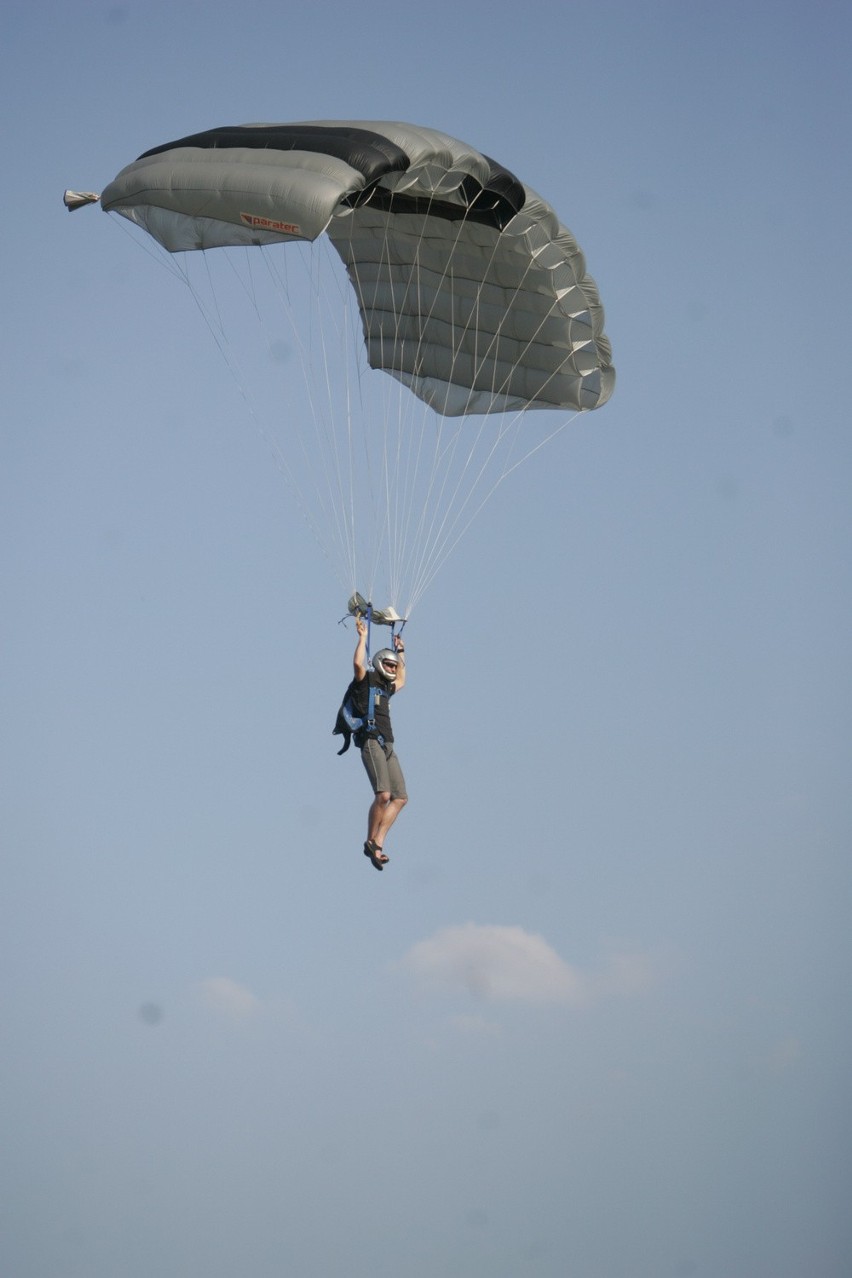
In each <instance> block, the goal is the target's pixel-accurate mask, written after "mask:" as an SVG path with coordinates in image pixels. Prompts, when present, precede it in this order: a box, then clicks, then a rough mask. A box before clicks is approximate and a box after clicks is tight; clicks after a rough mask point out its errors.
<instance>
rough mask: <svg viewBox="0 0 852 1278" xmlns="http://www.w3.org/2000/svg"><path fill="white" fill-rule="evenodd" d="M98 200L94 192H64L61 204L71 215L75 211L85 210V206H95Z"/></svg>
mask: <svg viewBox="0 0 852 1278" xmlns="http://www.w3.org/2000/svg"><path fill="white" fill-rule="evenodd" d="M100 198H101V197H100V196H99V195H97V194H96V193H95V192H94V191H66V192H65V194H64V195H63V197H62V203H63V204H64V205H65V207H66V209H67V210H68V212H69V213H73V212H74V210H75V209H82V208H85V206H86V205H87V204H97V202H98V200H99V199H100Z"/></svg>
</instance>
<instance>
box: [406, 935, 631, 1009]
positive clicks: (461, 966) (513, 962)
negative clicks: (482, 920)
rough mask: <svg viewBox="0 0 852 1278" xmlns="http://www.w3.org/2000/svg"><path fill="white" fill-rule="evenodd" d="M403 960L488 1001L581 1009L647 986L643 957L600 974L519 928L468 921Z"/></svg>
mask: <svg viewBox="0 0 852 1278" xmlns="http://www.w3.org/2000/svg"><path fill="white" fill-rule="evenodd" d="M403 962H404V964H405V966H406V967H407V968H408V969H409V971H411V972H413V973H414V975H415V976H416V977H417V979H418V980H420V981H422V982H423V983H424V984H429V985H444V986H449V987H453V986H454V987H456V988H460V989H463V990H466V991H467V992H468V993H469V994H472V995H474V996H475V997H478V998H482V999H485V1000H486V1001H489V1002H519V1003H537V1004H545V1003H561V1004H566V1005H568V1006H572V1007H580V1006H584V1005H587V1004H589V1003H591V1002H596V1001H597V1000H598V999H600V998H602V997H606V996H609V995H614V994H619V995H624V994H633V993H636V992H639V991H640V990H643V989H645V988H647V985H648V983H649V981H650V977H651V971H650V964H649V962H648V960H647V958H646V957H645V956H643V955H635V954H634V955H630V954H616V955H613V956H612V958H611V959H610V960H609V961H608V963H607V964H606V966H605V967H604V968H603V969H602V970H601V971H599V972H591V973H588V972H583V971H581V970H580V969H579V968H576V967H572V966H571V965H570V964H569V963H566V962H565V960H564V959H562V958H560V956H559V955H558V954H557V953H556V951H555V950H554V949H553V948H552V946H550V945H548V943H547V942H546V941H545V940H544V938H543V937H541V936H537V935H535V934H534V933H532V932H525V931H524V929H523V928H521V927H498V926H483V925H480V924H477V923H465V924H464V925H462V926H460V927H447V928H443V929H442V930H441V931H440V932H436V933H435V935H434V936H432V937H430V938H429V939H428V940H425V941H419V942H418V943H417V944H416V945H413V946H412V947H411V949H410V950H409V951H408V953H407V954H406V955H405V957H404V959H403Z"/></svg>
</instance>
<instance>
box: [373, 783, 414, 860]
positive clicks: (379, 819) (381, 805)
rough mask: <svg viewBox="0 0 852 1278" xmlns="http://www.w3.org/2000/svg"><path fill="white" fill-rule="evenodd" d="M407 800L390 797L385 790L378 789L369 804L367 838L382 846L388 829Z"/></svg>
mask: <svg viewBox="0 0 852 1278" xmlns="http://www.w3.org/2000/svg"><path fill="white" fill-rule="evenodd" d="M407 802H408V800H407V799H392V798H391V797H390V794H388V792H387V791H384V790H383V791H380V793H379V794H377V795H376V797H375V799H374V800H373V802H372V804H371V806H370V815H369V819H368V827H367V829H368V834H367V838H368V839H372V841H373V843H375V844H377V845H378V846H379V847H382V846H383V845H384V841H385V837H386V835H387V832H388V830H389V829H390V828H391V826H392V825H393V823H394V821H395V820H396V818H397V817H398V816H399V814H400V812H401V811H402V809H403V808H404V807H405V805H406V803H407Z"/></svg>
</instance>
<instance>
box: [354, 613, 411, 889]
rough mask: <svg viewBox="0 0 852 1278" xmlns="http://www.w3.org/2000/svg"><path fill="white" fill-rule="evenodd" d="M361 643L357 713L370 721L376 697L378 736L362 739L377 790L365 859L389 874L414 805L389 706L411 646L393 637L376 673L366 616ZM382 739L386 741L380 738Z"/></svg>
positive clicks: (359, 625)
mask: <svg viewBox="0 0 852 1278" xmlns="http://www.w3.org/2000/svg"><path fill="white" fill-rule="evenodd" d="M355 628H356V630H357V631H358V643H357V645H356V648H355V656H354V657H353V659H352V664H353V666H354V669H355V679H354V682H353V684H352V689H353V700H354V703H355V708H356V712H357V713H358V714H359V715H361V716H362V717H364V718H366V717H367V711H368V704H369V692H370V688H371V687H372V688H373V689H374V690H375V692H374V697H375V702H374V707H373V708H374V714H375V724H376V727H375V735H367V736H366V737H364V738H362V739H360V740H359V739H358V738H356V744H360V747H361V760H362V762H363V764H364V767H365V769H366V772H367V776H368V777H369V778H370V785H371V786H372V787H373V795H374V798H373V802H372V803H371V805H370V812H369V815H368V817H367V839H366V841H365V843H364V856H367V857H369V858H370V861H371V862H372V863H373V865H374V866H375V867H376V869H377V870H383V869H384V867H385V866H386V865H387V863H388V860H389V858H388V857H387V856H386V855H385V853H384V851H383V850H382V849H383V845H384V841H385V838H386V837H387V833H388V831H389V830H390V828H391V826H392V825H393V823H394V821H395V820H396V818H397V817H398V816H399V814H400V812H401V811H402V809H403V808H404V807H405V805H406V803H407V802H408V794H407V793H406V789H405V778H404V776H403V775H402V768H401V767H400V763H399V759H398V758H397V756H396V754H395V752H394V748H393V729H392V727H391V721H390V711H389V708H388V702H389V701H390V698H391V697H393V696H394V695H395V694H396V693H397V692H400V691H401V690H402V688H403V687H404V686H405V656H404V653H405V645H404V644H403V642H402V637H401V636H400V635H394V637H393V649H390V648H382V650H381V651H380V652H377V653H376V655H375V656H374V657H373V662H372V666H373V668H372V670H368V669H367V623H366V621H365V620H364V618H363V617H360V616H358V617H356V618H355ZM379 738H381V739H379Z"/></svg>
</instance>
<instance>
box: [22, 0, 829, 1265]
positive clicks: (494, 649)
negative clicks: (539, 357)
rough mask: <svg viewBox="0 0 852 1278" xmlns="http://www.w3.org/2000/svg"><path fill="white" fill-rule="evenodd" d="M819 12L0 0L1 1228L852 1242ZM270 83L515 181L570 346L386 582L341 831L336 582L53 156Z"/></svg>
mask: <svg viewBox="0 0 852 1278" xmlns="http://www.w3.org/2000/svg"><path fill="white" fill-rule="evenodd" d="M850 26H852V22H850V16H849V10H848V7H847V6H844V5H841V4H831V3H821V4H818V5H817V6H816V7H813V6H812V7H811V8H809V9H807V10H804V9H803V8H802V7H801V6H798V5H792V4H788V3H777V4H769V3H761V4H756V3H752V4H746V5H740V4H737V5H734V4H729V3H722V4H715V5H709V4H701V3H648V4H642V5H636V4H627V3H603V4H601V5H598V6H594V7H589V6H585V5H579V4H574V3H566V4H555V3H553V4H550V3H544V4H533V5H530V6H526V7H524V8H522V9H518V10H516V11H514V12H510V13H506V14H505V15H502V14H501V12H500V11H498V10H495V8H494V7H493V6H490V5H489V6H485V5H482V4H479V3H471V4H469V5H466V6H463V7H460V6H457V5H453V6H450V5H447V4H437V5H431V6H428V8H425V9H418V8H415V7H413V6H412V7H404V8H403V9H400V8H399V6H390V5H382V4H376V3H369V2H368V3H366V4H363V5H361V6H359V7H357V9H353V7H352V6H343V5H339V4H322V3H319V4H316V5H314V6H309V7H304V8H302V9H298V10H296V11H291V10H289V9H288V8H287V7H286V6H282V5H271V4H268V3H266V0H259V2H258V3H247V4H245V5H243V6H241V7H240V9H239V11H237V9H235V8H234V6H226V5H222V4H219V3H209V4H202V3H187V2H186V0H183V2H182V0H177V3H174V4H171V5H168V6H167V5H164V4H161V3H157V2H149V3H146V4H145V5H141V4H115V3H103V4H101V3H91V4H89V3H82V0H74V2H73V3H66V4H61V5H60V4H47V3H38V2H36V3H31V4H27V5H24V4H20V3H17V2H12V3H9V4H7V5H6V6H5V7H4V9H3V14H2V17H0V35H2V39H0V100H2V107H3V114H4V120H5V123H6V129H5V136H6V151H7V184H6V190H7V198H6V201H5V203H4V208H3V214H2V218H3V236H2V239H0V244H2V249H0V252H2V271H3V279H4V296H5V298H6V301H7V305H6V307H5V309H4V315H3V318H2V321H0V323H2V338H3V353H4V355H3V360H2V363H0V368H2V373H0V376H2V388H3V403H4V409H5V411H4V413H3V419H2V437H0V438H2V469H0V485H2V502H1V503H0V518H2V538H0V571H2V582H3V597H4V601H5V607H4V609H3V612H4V620H3V645H2V648H3V675H4V678H3V691H2V698H3V701H2V714H0V723H2V728H0V751H2V768H0V775H2V783H0V784H2V805H0V811H2V816H0V823H2V825H0V837H2V846H3V865H4V879H5V883H4V891H3V893H2V897H3V903H2V906H0V909H2V917H0V935H2V942H0V944H2V949H3V962H2V973H3V976H2V986H3V1026H4V1031H5V1032H4V1039H5V1045H4V1050H3V1052H2V1064H0V1096H2V1101H0V1110H2V1128H1V1129H0V1133H1V1134H0V1142H1V1143H2V1147H3V1149H4V1153H5V1157H4V1159H3V1169H2V1173H0V1174H2V1182H0V1189H1V1190H2V1192H0V1203H1V1204H2V1206H0V1218H2V1235H3V1238H4V1250H5V1251H6V1253H7V1260H6V1269H7V1270H8V1272H9V1274H10V1275H14V1278H52V1276H53V1275H56V1276H57V1278H59V1275H61V1276H62V1278H78V1276H79V1278H113V1276H114V1275H115V1274H118V1273H120V1274H122V1275H127V1276H128V1278H149V1276H150V1275H151V1274H153V1273H156V1274H158V1275H161V1276H162V1278H186V1276H187V1275H189V1276H190V1278H194V1276H195V1275H199V1278H200V1276H201V1275H204V1278H231V1276H232V1275H234V1274H236V1273H239V1274H245V1275H250V1276H251V1278H273V1275H274V1276H276V1278H277V1276H278V1275H280V1274H282V1273H293V1274H299V1275H304V1276H305V1278H314V1276H315V1278H338V1276H340V1278H342V1276H343V1275H346V1276H347V1278H360V1276H361V1275H364V1276H365V1278H366V1276H367V1275H370V1278H391V1276H393V1278H397V1276H398V1275H400V1274H405V1275H406V1276H407V1278H426V1276H427V1275H429V1276H431V1275H433V1274H436V1273H441V1274H443V1275H446V1276H447V1278H485V1276H486V1275H487V1276H488V1278H498V1276H502V1278H514V1276H515V1275H518V1274H522V1273H523V1274H529V1275H533V1276H534V1278H563V1275H565V1274H570V1275H576V1276H577V1278H646V1276H647V1278H688V1276H692V1275H694V1276H695V1278H705V1276H710V1275H713V1276H714V1278H715V1275H718V1274H725V1275H726V1276H727V1278H801V1275H802V1274H811V1275H814V1276H815V1278H841V1275H846V1274H847V1273H848V1272H849V1269H850V1264H852V1230H850V1224H849V1213H848V1201H847V1199H848V1192H847V1186H848V1183H849V1173H850V1166H849V1149H850V1145H852V1142H850V1131H849V1112H850V1106H849V1087H848V1078H849V1065H850V1062H849V1057H850V1028H849V1016H848V986H849V976H850V971H849V968H850V952H849V941H848V907H849V900H850V887H851V886H852V884H850V868H849V850H850V833H851V832H852V831H850V826H852V821H850V815H852V814H851V813H850V807H852V804H850V797H849V780H848V778H849V770H850V684H849V673H848V668H849V660H848V652H849V640H850V631H852V626H851V625H850V622H852V616H850V613H852V609H851V608H850V599H851V598H852V596H850V568H849V564H850V531H852V519H850V500H849V494H850V479H852V446H850V440H849V432H848V417H849V414H848V409H847V407H846V405H845V402H844V400H845V387H844V384H843V376H844V372H845V369H846V366H847V364H848V345H849V338H850V314H849V303H848V293H849V273H850V265H852V261H850V249H849V234H848V210H849V206H850V198H849V197H850V179H849V168H848V160H847V156H848V125H847V121H848V118H849V86H848V65H847V62H848V49H849V45H850V36H852V31H851V30H850ZM318 118H344V119H346V118H365V119H371V118H372V119H399V120H410V121H413V122H416V123H422V124H427V125H431V126H433V127H436V128H439V129H442V130H444V131H445V132H448V133H451V134H453V135H455V136H458V137H460V138H463V139H465V140H466V141H469V142H470V143H471V144H473V145H474V146H477V147H478V148H479V149H481V150H483V151H484V152H486V153H487V154H489V155H493V156H494V157H495V158H497V159H498V160H500V161H501V162H502V163H504V164H505V165H506V166H507V167H509V168H510V169H513V170H514V171H516V172H517V173H519V174H520V175H521V176H522V177H523V178H524V180H526V181H527V182H528V183H529V184H530V185H531V186H532V187H534V188H535V189H536V190H538V191H540V192H541V193H542V194H543V195H544V196H545V197H546V198H547V199H548V200H550V202H551V203H552V204H553V205H554V206H555V208H556V209H557V210H558V211H559V213H560V216H561V217H562V219H563V221H564V222H565V223H566V224H567V225H568V226H569V227H570V228H571V230H572V231H573V232H574V234H575V235H576V236H577V238H578V240H579V241H580V243H581V245H582V246H583V249H584V250H585V252H586V255H587V259H588V262H589V267H590V270H591V271H592V273H593V275H594V276H595V278H596V279H597V282H598V284H599V286H600V290H601V294H602V297H603V300H604V303H605V306H606V309H607V331H608V333H609V336H610V337H611V339H612V342H613V348H614V358H615V364H616V367H617V369H618V378H619V380H618V385H617V388H616V392H615V394H614V396H613V399H612V400H611V402H610V403H609V404H608V405H606V406H605V407H604V408H603V409H602V410H601V411H600V412H599V413H596V414H592V415H589V416H586V417H584V418H582V419H580V420H578V421H577V422H575V423H574V424H573V426H572V427H571V428H570V430H569V431H567V432H564V433H563V434H562V435H561V436H560V437H559V438H558V439H557V440H554V441H553V443H552V445H550V446H549V447H548V448H547V449H545V450H542V452H541V453H539V454H538V455H537V456H536V457H535V458H533V459H531V460H530V462H529V463H528V464H527V465H526V466H525V467H523V468H522V469H520V470H519V471H518V472H516V474H514V475H513V476H512V477H511V479H510V480H509V481H507V483H506V484H505V485H504V486H503V487H502V488H501V490H500V491H499V493H498V494H496V495H495V498H494V500H493V501H492V502H491V503H490V504H489V505H488V506H487V507H486V509H485V510H484V511H483V513H482V515H481V517H480V518H479V519H478V520H477V521H476V523H475V524H474V525H473V527H472V528H471V530H470V532H469V534H468V536H467V537H466V539H465V541H464V542H463V544H462V545H461V546H460V547H459V548H458V551H457V552H456V554H455V555H454V557H453V558H452V559H451V560H450V562H449V563H448V564H447V566H446V567H445V569H444V570H443V571H442V573H441V574H440V576H439V577H438V578H437V579H436V581H435V583H434V586H433V587H432V589H431V590H430V592H429V594H428V595H427V596H426V598H425V599H424V601H423V603H422V604H421V606H420V607H419V609H418V611H417V613H416V617H415V619H414V620H413V621H412V624H411V626H410V627H409V628H408V629H407V631H406V640H407V646H408V657H409V685H408V687H407V688H406V690H405V693H404V696H402V697H400V699H399V701H398V703H397V705H396V707H395V727H396V732H397V737H398V743H399V753H400V756H401V758H402V761H403V763H404V766H405V770H406V776H407V780H408V784H409V789H410V792H411V803H410V805H409V807H408V808H407V809H406V811H405V812H404V813H403V815H402V817H401V818H400V821H399V824H398V825H397V827H396V828H395V829H394V831H393V835H392V839H391V840H390V841H389V846H388V851H389V853H390V855H391V857H392V861H391V864H390V866H389V867H388V869H387V871H386V872H385V873H384V874H383V875H382V876H381V877H380V876H378V875H377V874H375V873H374V872H373V871H372V870H371V868H370V866H369V865H368V864H367V862H366V861H365V860H364V858H363V857H362V856H361V853H360V845H361V840H362V839H363V837H364V825H365V821H366V810H367V806H368V801H369V792H368V788H367V785H366V781H365V778H364V776H363V773H362V772H361V770H360V765H359V763H358V761H357V759H356V758H353V757H352V756H347V757H346V758H344V759H338V758H337V757H336V754H335V749H336V744H335V742H334V741H333V739H332V737H331V735H330V730H331V725H332V723H333V720H334V713H335V710H336V707H337V702H338V700H339V696H340V693H341V691H342V688H343V686H344V685H345V682H346V680H347V678H348V672H349V669H350V660H351V650H352V648H353V646H354V634H353V633H352V630H351V627H349V628H346V627H343V626H338V624H337V622H338V618H339V617H340V616H341V615H342V613H343V610H344V606H345V599H344V598H341V596H340V590H339V587H338V586H337V583H336V580H335V578H334V577H333V575H332V574H331V573H330V572H329V571H328V568H327V565H326V564H325V562H324V561H323V559H322V557H321V556H320V555H319V554H318V552H317V550H316V547H315V546H314V544H313V541H312V539H311V537H310V535H309V533H308V531H307V530H306V527H305V524H304V522H303V520H302V518H301V516H300V514H299V512H298V510H297V509H296V508H295V507H294V504H293V502H292V499H291V497H290V494H289V492H288V490H287V487H286V485H284V484H283V482H282V477H281V475H280V473H279V471H278V469H277V468H276V466H275V465H274V463H273V462H272V459H271V457H270V454H269V451H268V449H267V447H266V445H265V443H264V441H263V439H262V438H261V437H260V435H259V434H258V432H257V430H256V429H254V427H253V425H252V423H251V422H250V421H249V420H248V419H247V415H246V414H245V412H244V406H243V405H242V403H241V401H240V399H239V396H238V395H236V394H235V391H234V387H233V384H232V382H230V381H229V378H228V376H227V373H226V371H225V370H224V369H223V366H222V361H221V359H220V357H219V355H218V352H217V351H216V350H215V348H214V346H213V343H212V342H211V340H210V336H209V334H208V333H207V331H206V330H205V328H204V325H203V324H202V323H200V322H199V319H198V316H197V314H196V313H194V312H193V309H192V307H191V304H190V301H189V299H188V297H187V294H186V293H185V291H183V290H181V289H180V287H179V286H177V285H176V284H175V283H174V281H172V280H171V279H169V277H168V275H167V274H166V273H165V272H163V271H162V270H161V269H159V267H158V266H157V265H156V264H155V263H154V262H153V261H152V259H150V258H148V257H147V256H146V255H145V254H144V253H140V252H139V250H138V248H137V247H136V245H135V244H133V243H132V241H131V240H130V239H129V238H128V237H127V236H125V235H123V234H121V233H120V228H119V229H118V230H117V229H116V225H115V224H114V223H113V222H112V221H111V220H109V219H107V218H104V217H102V216H101V214H100V212H99V211H98V210H97V209H89V210H84V211H81V212H79V213H77V214H75V215H74V216H73V217H69V216H68V215H67V214H66V212H65V210H64V209H63V207H62V203H61V197H62V191H63V189H64V188H65V187H66V186H71V187H77V188H83V189H92V190H99V189H101V188H102V187H103V186H105V185H106V183H107V182H108V181H109V180H111V178H112V177H113V176H114V175H115V174H116V173H117V171H118V170H119V169H120V168H121V167H122V166H123V165H124V164H126V163H128V162H129V161H130V160H132V159H134V158H135V157H136V156H137V155H138V154H139V153H140V152H141V151H143V150H146V149H147V148H149V147H151V146H155V145H157V144H159V143H161V142H164V141H166V140H169V139H171V138H174V137H178V136H181V135H183V134H185V133H189V132H192V131H196V130H200V129H204V128H209V127H213V126H216V125H221V124H231V123H242V122H246V121H252V120H282V121H287V120H299V119H318ZM285 407H286V406H285Z"/></svg>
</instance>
